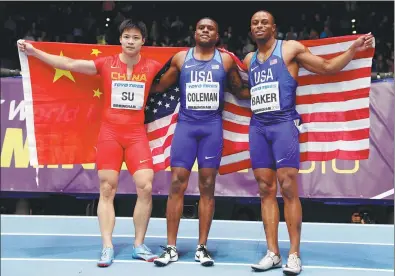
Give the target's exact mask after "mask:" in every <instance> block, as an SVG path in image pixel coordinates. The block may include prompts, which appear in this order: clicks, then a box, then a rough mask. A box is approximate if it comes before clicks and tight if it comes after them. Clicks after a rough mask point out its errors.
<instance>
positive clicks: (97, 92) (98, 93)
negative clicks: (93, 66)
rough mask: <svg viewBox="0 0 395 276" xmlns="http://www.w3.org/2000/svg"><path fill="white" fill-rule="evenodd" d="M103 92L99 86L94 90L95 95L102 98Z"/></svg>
mask: <svg viewBox="0 0 395 276" xmlns="http://www.w3.org/2000/svg"><path fill="white" fill-rule="evenodd" d="M101 94H103V93H102V92H100V90H99V88H98V89H96V90H93V97H98V98H99V99H100V96H101Z"/></svg>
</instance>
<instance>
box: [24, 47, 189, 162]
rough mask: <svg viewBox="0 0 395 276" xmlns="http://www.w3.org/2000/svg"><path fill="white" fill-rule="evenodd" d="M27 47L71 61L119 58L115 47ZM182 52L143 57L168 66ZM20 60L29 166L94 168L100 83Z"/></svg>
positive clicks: (151, 51)
mask: <svg viewBox="0 0 395 276" xmlns="http://www.w3.org/2000/svg"><path fill="white" fill-rule="evenodd" d="M29 42H30V43H32V45H33V46H34V47H36V48H37V49H40V50H43V51H45V52H47V53H49V54H54V55H60V56H66V57H70V58H73V59H92V60H93V59H95V58H98V57H103V56H109V55H114V54H117V53H120V52H121V47H120V46H115V45H114V46H112V45H111V46H110V45H90V44H74V43H52V42H34V41H29ZM181 49H182V48H163V47H160V49H158V48H156V47H144V48H143V49H142V52H141V53H142V55H145V56H147V57H149V58H152V59H155V60H157V61H158V62H160V63H162V64H165V63H166V62H167V61H168V60H169V58H170V57H172V56H173V55H174V54H175V53H177V52H178V51H180V50H181ZM158 50H159V51H158ZM19 58H20V62H21V69H22V79H23V90H24V99H25V109H26V112H27V116H26V129H27V137H28V138H27V139H28V145H29V154H30V162H31V164H32V165H58V164H84V163H94V162H95V155H96V150H95V146H96V142H97V137H98V133H99V127H100V123H101V110H102V105H103V88H102V83H101V77H100V76H99V75H97V76H89V75H85V74H81V73H76V72H70V71H66V70H61V69H58V68H53V67H51V66H49V65H47V64H45V63H43V62H42V61H40V60H38V59H37V58H35V57H32V56H26V55H25V54H23V53H19Z"/></svg>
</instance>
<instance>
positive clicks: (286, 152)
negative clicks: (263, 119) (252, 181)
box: [270, 121, 300, 169]
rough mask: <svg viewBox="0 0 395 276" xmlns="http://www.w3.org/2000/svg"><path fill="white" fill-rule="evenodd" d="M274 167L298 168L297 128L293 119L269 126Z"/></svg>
mask: <svg viewBox="0 0 395 276" xmlns="http://www.w3.org/2000/svg"><path fill="white" fill-rule="evenodd" d="M270 132H271V137H272V143H273V156H274V158H275V160H276V168H277V169H279V168H295V169H299V163H300V148H299V130H298V128H297V127H296V125H295V122H294V121H288V122H283V123H280V124H276V125H273V126H271V128H270Z"/></svg>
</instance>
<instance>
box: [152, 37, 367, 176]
mask: <svg viewBox="0 0 395 276" xmlns="http://www.w3.org/2000/svg"><path fill="white" fill-rule="evenodd" d="M357 38H358V36H344V37H335V38H329V39H320V40H309V41H301V43H302V44H303V45H305V46H306V47H308V48H309V50H310V51H311V52H312V53H313V54H315V55H318V56H320V57H323V58H327V59H330V58H333V57H335V56H338V55H340V54H342V53H343V52H345V51H347V49H348V48H349V47H350V46H351V45H352V43H353V42H354V41H355V40H356V39H357ZM373 55H374V48H372V49H365V50H363V51H359V52H357V53H356V55H355V56H354V58H353V60H352V61H351V62H350V63H349V64H348V65H347V66H346V67H345V68H343V70H341V71H340V72H339V73H337V74H333V75H317V74H314V73H312V72H309V71H307V70H305V69H303V68H301V69H300V70H299V74H298V78H297V81H298V84H299V87H298V89H297V91H296V103H297V105H296V109H297V111H298V112H299V113H300V114H301V118H302V124H301V125H300V126H299V131H300V139H299V141H300V153H301V156H300V158H301V162H303V161H327V160H332V159H342V160H362V159H367V158H368V157H369V128H370V120H369V92H370V85H371V65H372V58H373ZM232 57H233V59H234V60H235V61H236V63H237V64H238V66H239V71H240V74H241V76H242V78H243V80H244V81H246V80H247V77H248V75H247V74H246V68H244V65H243V64H242V63H241V62H240V60H238V58H237V57H236V56H234V55H232ZM179 97H180V95H179V87H177V86H173V87H171V88H169V89H168V91H166V93H163V94H157V95H153V96H151V97H150V98H149V99H148V102H147V107H146V126H147V131H148V137H149V141H150V147H151V150H152V154H153V160H154V166H155V171H158V170H163V169H165V168H167V167H168V166H169V164H170V148H171V140H172V137H173V134H174V130H175V126H176V122H177V114H178V110H179V107H180V105H179V100H180V98H179ZM250 118H251V110H250V102H249V101H245V100H238V99H237V98H235V97H234V96H233V95H232V94H230V93H228V92H226V93H225V106H224V111H223V120H224V121H223V127H224V131H223V132H224V150H223V157H222V160H221V166H220V169H219V172H220V174H228V173H232V172H237V171H239V170H243V169H248V168H250V167H251V161H250V155H249V150H250V149H249V144H248V129H249V122H250ZM262 154H265V153H262Z"/></svg>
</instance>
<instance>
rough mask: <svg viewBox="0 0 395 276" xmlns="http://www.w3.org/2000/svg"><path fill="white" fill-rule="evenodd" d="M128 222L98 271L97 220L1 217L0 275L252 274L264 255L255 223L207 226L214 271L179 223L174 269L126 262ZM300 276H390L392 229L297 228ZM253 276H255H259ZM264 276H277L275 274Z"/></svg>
mask: <svg viewBox="0 0 395 276" xmlns="http://www.w3.org/2000/svg"><path fill="white" fill-rule="evenodd" d="M133 233H134V228H133V221H132V219H131V218H117V222H116V227H115V231H114V246H115V251H116V261H115V263H114V264H113V265H112V266H111V267H109V268H97V267H96V261H97V259H98V256H99V252H100V249H101V238H100V232H99V225H98V221H97V218H96V217H54V216H2V217H1V238H2V242H1V275H2V276H3V275H4V276H18V275H23V276H25V275H32V274H33V276H34V275H36V274H37V275H40V276H47V275H48V276H49V275H51V276H53V275H54V272H55V273H56V275H59V276H66V275H67V276H69V275H115V274H116V275H117V276H118V275H131V274H133V273H139V274H144V273H146V275H156V274H157V273H164V274H169V275H172V276H174V275H180V276H181V275H182V276H185V275H186V273H187V274H188V276H193V275H199V276H201V274H202V273H204V276H208V275H216V276H222V275H226V276H229V275H237V276H243V275H252V274H256V272H252V270H251V268H250V265H251V264H252V263H256V262H258V261H259V260H260V259H261V258H262V256H263V255H264V254H265V252H266V242H265V241H264V233H263V227H262V223H260V222H234V221H214V222H213V225H212V229H211V231H210V237H209V243H208V249H209V251H210V252H211V254H212V256H213V258H214V260H215V266H214V267H210V268H206V267H202V266H201V265H200V264H198V263H195V262H194V253H195V248H196V244H197V233H198V221H197V220H182V221H181V225H180V231H179V238H178V242H177V248H178V250H179V252H180V259H179V261H178V262H176V263H173V264H170V265H169V266H167V267H164V268H158V267H155V266H154V264H152V263H145V262H142V261H136V260H133V259H132V257H131V251H132V244H133V235H132V234H133ZM279 239H280V250H281V254H282V256H283V259H284V262H285V261H286V257H287V253H288V249H289V240H288V232H287V229H286V225H285V224H284V223H281V224H280V229H279ZM145 242H146V244H147V245H148V246H149V247H150V248H151V249H152V250H153V251H154V252H157V253H159V252H160V248H159V246H160V245H165V244H166V221H165V220H164V219H152V220H151V222H150V225H149V229H148V232H147V238H146V241H145ZM301 255H302V262H303V267H304V271H303V272H302V274H301V275H333V274H334V273H336V274H337V276H343V275H344V276H351V275H362V276H364V275H372V276H373V275H375V276H381V275H392V274H393V273H394V226H393V225H391V226H383V225H381V226H380V225H352V224H309V223H305V224H303V230H302V245H301ZM114 273H115V274H114ZM258 274H259V273H258ZM264 275H282V270H281V269H277V270H273V271H269V272H265V273H264Z"/></svg>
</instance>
